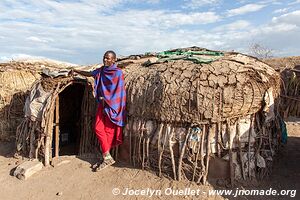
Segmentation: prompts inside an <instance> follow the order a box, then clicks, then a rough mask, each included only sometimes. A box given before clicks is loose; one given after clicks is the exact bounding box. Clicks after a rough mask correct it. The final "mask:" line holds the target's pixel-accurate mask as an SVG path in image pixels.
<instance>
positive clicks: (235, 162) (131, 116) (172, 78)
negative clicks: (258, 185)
mask: <svg viewBox="0 0 300 200" xmlns="http://www.w3.org/2000/svg"><path fill="white" fill-rule="evenodd" d="M119 66H121V67H124V69H123V71H124V73H125V83H126V90H127V113H128V119H127V125H126V127H125V129H124V136H125V141H124V143H125V144H124V145H123V146H121V147H120V149H119V150H121V151H122V150H125V151H126V150H128V152H129V157H130V161H131V162H132V164H133V165H134V166H139V167H141V168H142V169H148V170H153V171H155V172H157V173H158V175H159V176H162V175H166V176H170V177H171V178H173V179H175V180H182V179H188V180H191V181H195V182H198V183H204V184H205V183H206V181H207V178H208V175H209V174H210V173H213V172H214V171H218V170H219V171H222V170H224V171H226V172H228V173H227V175H228V178H230V181H231V183H233V182H234V181H237V180H250V179H259V178H263V177H264V176H266V175H268V174H269V173H270V169H271V165H272V160H273V156H274V155H275V153H276V150H277V148H278V144H279V142H280V137H281V129H280V125H281V124H280V123H281V121H280V116H279V115H278V108H277V105H278V104H277V97H278V94H279V90H280V78H279V75H278V74H277V73H276V72H275V70H274V69H273V68H271V67H269V66H268V65H267V64H265V63H263V62H261V61H259V60H257V59H255V58H252V57H249V56H246V55H242V54H239V53H224V52H214V51H209V50H206V49H200V48H196V47H193V48H186V49H176V50H171V51H167V52H163V53H160V54H145V55H136V56H130V57H126V58H122V59H119ZM72 85H77V86H78V85H83V88H84V89H83V90H82V91H83V92H82V100H81V104H80V108H81V109H80V110H81V112H80V113H79V115H80V117H79V118H78V120H79V121H80V127H79V129H80V130H81V133H80V137H79V138H80V141H79V142H78V154H85V153H90V152H95V148H97V147H98V146H99V145H98V144H97V141H96V139H95V136H94V133H93V121H94V116H95V111H96V104H95V100H94V97H93V94H92V93H93V92H92V87H91V84H89V81H88V80H85V79H78V77H77V78H76V77H75V78H74V77H58V78H51V77H48V78H43V79H42V80H41V81H39V82H37V83H36V84H35V85H34V86H33V88H32V90H31V93H30V95H29V98H28V101H27V103H28V104H27V107H28V108H29V109H28V112H26V113H25V114H26V118H25V119H24V120H23V122H22V123H21V124H20V126H19V128H18V131H17V144H18V151H20V152H23V153H24V152H25V153H26V154H27V155H29V157H31V158H40V159H43V160H44V162H45V165H48V164H49V163H50V162H51V160H52V158H55V157H58V156H59V155H60V147H59V140H61V139H62V138H61V137H60V136H59V134H61V133H60V131H61V130H60V129H61V126H62V122H60V120H61V119H60V117H61V116H62V115H61V114H60V110H61V109H64V107H67V106H64V105H61V104H60V103H59V102H60V100H61V98H68V96H63V95H60V94H62V93H63V92H64V91H66V90H67V89H68V88H70V87H71V86H72ZM78 87H79V86H78ZM37 91H39V92H37ZM74 93H76V91H75V92H74ZM69 97H70V96H69ZM34 99H39V102H43V103H42V105H39V106H34V105H35V104H34V103H35V102H36V101H34ZM41 99H43V100H42V101H41ZM73 100H74V99H72V98H69V99H68V101H69V102H71V101H73ZM25 107H26V106H25ZM73 125H76V123H75V122H74V123H73ZM218 161H220V162H222V163H223V165H222V166H223V167H224V168H218V170H213V168H214V167H216V166H214V165H217V164H216V163H218Z"/></svg>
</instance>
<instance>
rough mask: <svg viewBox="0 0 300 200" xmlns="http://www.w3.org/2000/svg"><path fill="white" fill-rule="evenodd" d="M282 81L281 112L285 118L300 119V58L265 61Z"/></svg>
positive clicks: (292, 57)
mask: <svg viewBox="0 0 300 200" xmlns="http://www.w3.org/2000/svg"><path fill="white" fill-rule="evenodd" d="M264 61H265V62H266V63H268V64H269V65H270V66H272V67H273V68H274V69H275V70H277V71H278V72H280V75H281V79H282V85H283V87H282V90H281V94H280V96H281V102H282V103H281V104H280V112H281V114H282V116H283V117H284V118H287V117H289V116H291V117H300V89H299V86H300V56H291V57H285V58H272V59H265V60H264Z"/></svg>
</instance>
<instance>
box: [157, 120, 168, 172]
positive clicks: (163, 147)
mask: <svg viewBox="0 0 300 200" xmlns="http://www.w3.org/2000/svg"><path fill="white" fill-rule="evenodd" d="M169 129H170V125H169V124H167V125H166V129H165V132H164V133H165V137H164V141H163V146H162V151H161V152H160V154H159V161H158V163H159V164H158V167H159V174H158V176H159V177H161V160H162V156H163V153H164V150H165V144H166V141H167V136H168V135H169V131H170V130H169Z"/></svg>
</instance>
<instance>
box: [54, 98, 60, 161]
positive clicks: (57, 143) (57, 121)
mask: <svg viewBox="0 0 300 200" xmlns="http://www.w3.org/2000/svg"><path fill="white" fill-rule="evenodd" d="M55 157H56V158H58V157H59V95H57V97H56V100H55Z"/></svg>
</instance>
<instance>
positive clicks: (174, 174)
mask: <svg viewBox="0 0 300 200" xmlns="http://www.w3.org/2000/svg"><path fill="white" fill-rule="evenodd" d="M173 135H174V127H172V128H171V133H170V137H169V149H170V154H171V160H172V169H173V176H174V179H175V180H177V176H176V166H175V159H174V151H173V146H172V138H173Z"/></svg>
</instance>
